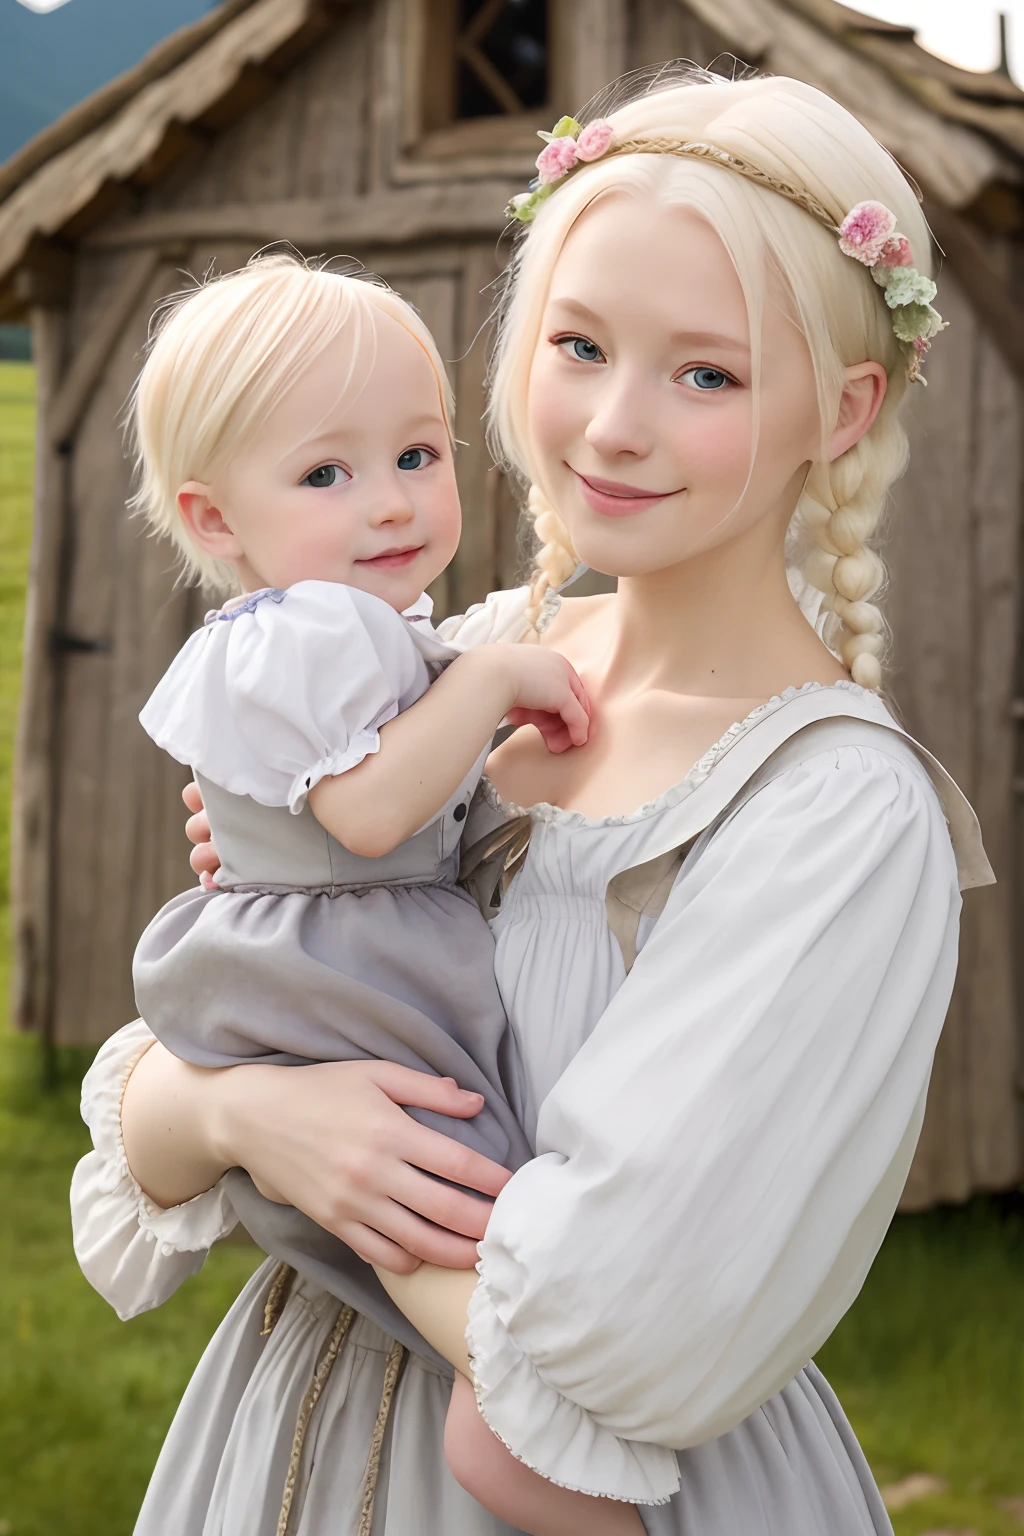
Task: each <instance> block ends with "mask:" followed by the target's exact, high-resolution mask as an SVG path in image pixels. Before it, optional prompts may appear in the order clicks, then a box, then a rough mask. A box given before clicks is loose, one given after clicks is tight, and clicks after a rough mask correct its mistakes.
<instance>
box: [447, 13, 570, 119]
mask: <svg viewBox="0 0 1024 1536" xmlns="http://www.w3.org/2000/svg"><path fill="white" fill-rule="evenodd" d="M455 54H456V64H457V77H456V116H457V117H459V118H467V117H497V116H501V115H502V114H504V113H514V112H526V111H529V110H530V109H531V108H534V107H542V106H544V104H545V103H546V102H547V99H548V5H547V3H546V0H460V3H459V10H458V29H457V32H456V38H455Z"/></svg>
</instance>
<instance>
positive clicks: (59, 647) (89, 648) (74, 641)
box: [50, 629, 113, 656]
mask: <svg viewBox="0 0 1024 1536" xmlns="http://www.w3.org/2000/svg"><path fill="white" fill-rule="evenodd" d="M112 649H113V647H112V645H111V642H110V641H109V640H107V639H104V638H103V637H102V636H92V635H76V634H74V633H73V632H72V631H71V630H70V629H52V630H51V631H50V654H51V655H52V656H66V655H67V654H68V653H69V652H74V653H76V654H78V655H96V654H98V653H104V652H107V651H110V650H112Z"/></svg>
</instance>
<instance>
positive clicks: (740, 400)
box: [528, 194, 821, 576]
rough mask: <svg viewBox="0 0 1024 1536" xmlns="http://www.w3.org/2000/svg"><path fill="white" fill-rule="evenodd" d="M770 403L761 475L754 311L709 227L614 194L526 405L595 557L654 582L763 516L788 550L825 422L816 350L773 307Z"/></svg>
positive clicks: (580, 248) (561, 296)
mask: <svg viewBox="0 0 1024 1536" xmlns="http://www.w3.org/2000/svg"><path fill="white" fill-rule="evenodd" d="M759 399H760V419H759V421H758V423H757V429H756V430H757V449H756V454H755V457H754V462H753V466H751V446H752V442H753V435H754V425H755V418H754V394H753V391H752V388H751V357H750V328H749V324H748V321H747V310H746V303H745V301H744V297H743V291H742V289H741V287H740V282H739V278H738V277H737V275H736V271H735V269H734V267H733V265H732V262H731V260H730V258H729V256H728V254H727V253H726V250H725V247H724V246H723V244H722V242H721V240H720V239H719V237H718V235H717V234H715V232H714V230H713V229H712V228H711V227H710V225H708V224H707V223H705V222H704V220H702V219H701V218H699V217H698V216H697V215H695V214H693V213H691V212H690V211H688V210H686V209H682V208H664V207H659V206H658V205H657V204H655V203H652V202H647V201H644V200H642V199H635V198H633V197H627V196H625V195H622V194H613V195H610V196H608V197H606V198H603V199H601V200H600V201H598V202H597V203H596V204H595V205H594V206H593V207H592V208H590V209H589V210H588V211H587V212H586V213H585V214H584V215H583V217H582V218H581V219H580V220H579V222H578V223H577V224H576V225H575V226H574V227H573V229H572V231H571V233H570V234H569V237H568V239H567V240H566V243H565V245H564V247H563V249H562V252H561V254H560V256H559V258H558V262H557V265H556V267H555V270H554V274H553V276H552V281H551V288H550V292H549V295H548V301H547V305H546V307H545V311H544V317H543V321H542V325H541V332H540V337H539V340H538V344H537V350H536V353H535V355H534V359H533V365H532V369H531V374H530V393H529V405H528V411H529V431H530V437H531V440H532V443H533V445H534V452H535V455H536V458H537V465H536V470H537V478H538V479H540V480H541V482H542V483H543V485H544V488H545V490H546V491H547V492H548V494H549V496H550V497H551V499H552V500H553V502H554V504H555V506H556V507H557V509H558V511H559V514H560V515H561V517H562V519H563V521H564V522H565V524H566V526H567V528H568V530H569V533H570V535H571V537H572V541H573V544H574V546H575V548H576V551H577V553H578V554H579V556H580V558H581V559H582V560H583V561H585V562H586V564H587V565H590V566H592V567H593V568H594V569H595V570H598V571H602V572H604V573H606V574H607V575H611V576H636V575H641V574H644V573H647V572H652V571H656V570H664V569H667V568H669V567H671V566H674V565H677V564H679V563H680V562H682V561H684V560H686V559H688V558H690V557H691V556H692V555H694V554H696V553H698V552H700V551H704V550H707V549H710V548H712V547H714V546H715V545H717V544H723V543H726V542H727V541H729V540H732V539H736V538H738V537H740V536H742V535H743V534H744V533H746V532H747V531H748V530H750V529H751V528H753V527H754V526H755V525H757V524H763V523H764V520H765V519H771V529H772V531H773V536H774V533H775V532H777V537H778V540H779V541H781V539H782V537H783V535H784V533H785V529H786V526H787V525H788V523H789V519H790V516H791V514H792V511H793V508H794V506H795V504H796V500H797V497H798V496H799V493H800V489H801V486H802V484H803V480H804V477H805V475H806V468H807V464H808V461H809V460H810V459H811V458H812V457H814V456H815V455H816V454H817V452H818V449H819V444H820V440H821V424H820V418H819V412H818V399H817V392H816V388H815V380H814V373H813V369H812V367H811V359H810V353H809V351H808V349H807V344H806V342H805V341H804V338H803V336H802V334H801V333H800V331H799V330H798V329H797V327H796V326H795V325H794V324H793V323H792V322H791V321H790V320H789V319H787V317H786V316H785V314H784V313H783V312H782V310H781V308H780V307H779V306H778V304H777V303H775V302H773V301H772V300H771V299H770V297H769V298H768V299H767V300H766V307H765V315H764V327H763V335H762V351H761V380H760V389H759ZM765 531H767V530H765Z"/></svg>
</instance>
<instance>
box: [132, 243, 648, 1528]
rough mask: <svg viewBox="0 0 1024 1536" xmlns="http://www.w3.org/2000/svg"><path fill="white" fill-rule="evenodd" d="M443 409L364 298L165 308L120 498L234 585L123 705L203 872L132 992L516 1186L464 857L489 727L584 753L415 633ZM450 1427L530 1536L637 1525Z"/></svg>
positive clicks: (212, 1049) (513, 680)
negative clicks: (192, 822)
mask: <svg viewBox="0 0 1024 1536" xmlns="http://www.w3.org/2000/svg"><path fill="white" fill-rule="evenodd" d="M451 419H452V409H451V398H450V392H449V387H448V384H447V380H446V377H445V373H444V369H443V366H442V364H441V361H440V358H439V357H438V354H437V350H436V348H435V346H434V343H433V340H432V338H431V336H430V334H429V332H428V331H427V330H426V328H425V327H424V326H423V324H422V322H421V321H420V320H419V318H418V317H417V316H416V314H415V313H414V312H413V311H412V310H411V309H410V308H409V307H408V306H407V305H406V304H404V303H403V302H402V300H401V299H399V298H398V296H397V295H395V294H394V293H392V292H391V291H390V290H389V289H387V288H386V287H384V286H383V285H380V284H378V283H376V282H375V281H374V280H372V279H366V278H357V277H352V276H343V275H339V274H337V273H331V272H327V271H322V270H315V269H313V268H310V267H307V266H305V265H303V264H302V263H301V262H299V261H297V260H294V259H292V258H289V257H281V256H274V257H267V258H262V259H258V260H256V261H254V262H252V263H250V265H249V266H248V267H247V268H245V269H244V270H242V271H240V272H236V273H233V274H231V275H230V276H227V277H224V278H220V279H217V280H215V281H211V282H208V283H206V284H205V285H203V286H202V287H200V288H198V289H197V290H196V291H195V292H193V293H192V294H191V295H189V296H187V297H185V298H184V299H183V300H180V301H178V302H176V303H175V304H174V305H173V306H172V307H171V308H170V309H169V312H168V314H167V316H166V318H165V321H164V324H163V325H162V326H161V328H160V329H159V332H158V334H157V337H156V340H155V342H154V345H153V347H152V349H151V351H150V354H149V357H148V359H147V362H146V364H145V367H144V369H143V371H142V374H141V376H140V379H139V382H138V386H137V389H136V392H135V396H134V400H133V407H132V421H133V427H134V432H135V438H136V442H137V447H138V458H139V467H140V473H141V480H140V489H139V491H138V493H137V495H136V497H135V504H136V506H137V507H138V508H139V509H140V510H141V511H142V512H143V513H144V515H145V516H146V517H147V518H148V520H149V522H150V524H151V526H152V527H153V528H154V530H156V531H158V532H160V533H162V534H165V535H167V536H169V537H170V538H172V539H173V541H174V542H175V544H176V545H177V547H178V550H179V552H180V553H181V555H182V556H183V558H184V561H185V565H186V568H187V570H188V573H189V574H190V575H191V576H192V577H205V578H208V579H209V578H220V579H221V580H222V582H223V581H224V579H227V580H229V581H230V583H231V584H232V585H233V586H234V587H236V588H237V589H240V595H239V596H237V597H235V598H233V599H232V600H231V601H229V602H227V603H226V604H225V605H224V606H223V607H222V608H220V609H218V610H216V611H214V612H213V613H210V614H209V615H208V616H207V619H206V622H205V624H204V627H203V628H202V629H201V630H200V631H198V632H197V633H196V634H194V635H193V636H192V637H191V638H190V639H189V640H188V642H187V643H186V644H185V646H184V647H183V649H182V650H181V651H180V653H179V654H178V656H177V657H176V658H175V660H174V661H173V663H172V664H171V666H170V668H169V670H168V671H167V673H166V675H165V676H164V677H163V679H162V680H161V682H160V683H159V684H158V686H157V688H156V690H155V692H154V693H153V695H152V697H151V698H150V700H149V702H148V703H147V704H146V706H145V708H144V710H143V711H142V715H141V720H142V724H143V725H144V727H145V729H146V730H147V731H148V732H149V734H150V735H151V736H152V737H153V739H154V741H156V742H157V743H158V744H159V745H160V746H161V747H163V748H164V749H165V750H166V751H168V752H170V753H171V755H172V756H173V757H175V758H176V759H177V760H178V761H179V762H181V763H185V764H187V765H188V766H189V767H190V768H191V769H192V771H193V773H194V775H195V778H196V780H197V782H198V783H199V785H200V787H201V789H202V793H203V797H204V801H205V805H206V809H207V812H208V814H209V818H210V822H211V826H212V829H213V835H214V838H215V840H216V843H217V847H218V850H219V853H220V858H221V868H220V871H219V873H218V876H217V883H216V886H215V887H213V886H211V885H206V886H205V887H204V888H202V889H195V888H193V889H191V890H189V891H186V892H184V893H183V894H182V895H180V896H178V897H176V898H175V899H174V900H172V901H171V902H169V903H168V904H167V905H166V906H165V907H164V908H163V909H162V911H161V912H159V913H158V915H157V916H156V917H155V918H154V920H153V921H152V922H151V923H150V925H149V927H148V928H147V929H146V932H145V933H144V934H143V936H142V939H141V941H140V943H139V947H138V950H137V952H136V956H135V966H134V978H135V989H136V996H137V1000H138V1004H139V1009H140V1012H141V1014H142V1016H143V1017H144V1018H145V1019H146V1021H147V1023H148V1024H149V1025H150V1027H151V1028H152V1029H153V1031H154V1033H155V1034H156V1036H157V1037H158V1038H159V1039H160V1040H161V1041H162V1042H163V1043H164V1044H165V1045H166V1046H167V1047H168V1048H169V1049H170V1050H172V1051H173V1052H175V1054H177V1055H178V1056H180V1057H182V1058H183V1059H185V1060H188V1061H191V1062H194V1063H196V1064H198V1065H201V1066H229V1065H233V1064H236V1063H239V1062H244V1061H261V1062H266V1063H278V1064H294V1065H302V1064H308V1063H310V1062H317V1061H342V1060H365V1059H369V1058H383V1059H387V1060H392V1061H396V1062H399V1063H401V1064H404V1065H407V1066H409V1067H412V1068H416V1069H418V1070H421V1071H427V1072H432V1073H438V1074H441V1075H444V1076H449V1077H452V1078H454V1079H455V1080H456V1081H457V1082H458V1083H459V1084H460V1086H461V1087H463V1088H467V1089H472V1090H475V1091H477V1092H479V1093H480V1094H481V1095H482V1097H483V1101H484V1107H483V1109H482V1110H481V1112H480V1114H479V1115H477V1116H476V1117H474V1119H473V1120H471V1121H466V1122H462V1121H458V1122H453V1121H450V1120H445V1121H444V1122H443V1129H444V1130H445V1131H446V1132H448V1133H449V1134H455V1135H458V1136H459V1137H460V1138H461V1139H463V1140H465V1141H467V1142H468V1143H469V1144H470V1145H472V1146H474V1148H475V1149H476V1150H478V1151H481V1152H483V1153H484V1154H486V1155H487V1156H489V1157H491V1158H493V1159H495V1160H496V1161H499V1162H502V1163H503V1164H504V1165H505V1166H506V1167H509V1168H515V1167H518V1166H519V1165H520V1164H521V1163H522V1162H524V1161H526V1160H527V1159H528V1158H529V1157H530V1156H531V1149H530V1148H529V1146H528V1145H527V1143H526V1141H525V1138H524V1136H523V1133H522V1131H521V1129H520V1127H519V1125H518V1123H517V1121H516V1117H515V1114H514V1112H513V1107H512V1105H511V1104H510V1102H509V1095H510V1092H512V1091H514V1072H512V1071H511V1070H510V1067H511V1043H510V1039H509V1032H508V1027H507V1023H506V1020H505V1017H504V1013H503V1010H502V1007H501V1002H500V999H499V996H498V992H497V988H496V985H495V981H494V976H493V965H492V962H493V943H492V939H491V936H490V932H489V930H488V928H487V925H486V922H485V920H484V918H483V916H482V915H481V913H480V911H479V910H478V908H477V907H476V905H475V904H474V903H473V902H472V901H471V900H470V899H469V897H468V896H467V895H466V893H465V892H464V891H463V890H461V889H459V888H458V887H457V885H456V883H455V882H456V876H457V873H458V864H459V842H460V837H461V834H462V831H463V828H464V826H465V823H466V817H467V811H468V807H469V802H470V800H471V798H472V795H473V792H474V789H475V787H476V784H477V782H478V780H479V778H480V774H481V771H482V767H483V763H484V759H485V757H486V755H487V751H488V748H489V745H490V741H491V738H492V736H493V733H494V731H495V729H496V728H497V726H498V725H499V723H500V722H501V721H502V720H503V719H507V720H508V721H509V722H510V723H511V724H513V725H520V724H524V723H532V724H534V725H535V726H536V727H537V728H538V729H539V730H540V731H541V733H542V735H543V737H544V740H545V742H546V744H547V746H548V748H549V750H551V751H552V752H561V751H564V750H565V749H566V748H568V747H569V746H579V745H582V744H583V743H584V742H585V741H586V740H587V734H588V726H589V706H588V703H587V698H586V694H585V691H584V688H583V685H582V683H581V682H580V680H579V678H578V677H577V676H576V674H575V673H574V671H573V669H572V668H571V667H570V666H569V664H568V662H566V661H565V659H564V658H563V657H561V656H559V655H558V654H557V653H556V652H554V651H552V650H549V649H546V648H541V647H537V646H529V645H516V644H501V643H496V644H489V645H482V646H480V647H478V648H477V649H475V650H467V651H466V652H464V653H460V652H459V651H458V650H457V649H456V648H455V647H453V646H452V645H450V644H447V643H446V642H445V641H444V640H442V638H441V637H440V636H439V635H438V633H437V632H436V631H435V630H434V629H433V627H432V626H431V623H430V613H431V604H430V600H429V598H427V597H426V596H425V595H424V589H425V588H426V587H427V586H428V585H429V584H430V582H432V581H433V580H434V579H435V578H436V577H437V576H438V575H439V574H440V573H441V571H443V570H444V568H445V567H446V566H447V564H448V562H449V561H450V560H451V558H452V555H453V554H454V552H455V548H456V545H457V543H458V538H459V532H460V510H459V502H458V495H457V491H456V484H455V474H454V468H453V443H452V431H451ZM410 1112H411V1113H416V1114H417V1117H418V1118H421V1119H423V1120H426V1121H428V1122H429V1121H430V1120H431V1117H430V1115H429V1114H428V1113H427V1112H424V1111H410ZM237 1177H239V1178H242V1179H244V1176H242V1175H238V1176H237ZM244 1182H245V1188H244V1189H243V1190H242V1196H243V1197H242V1198H241V1199H237V1200H235V1205H236V1209H239V1210H240V1214H241V1215H242V1216H243V1219H244V1220H245V1223H246V1225H247V1226H248V1228H249V1230H250V1231H251V1232H252V1233H253V1235H254V1237H256V1239H257V1240H258V1241H259V1242H260V1243H261V1245H262V1246H263V1247H264V1248H265V1249H266V1250H267V1252H268V1253H271V1254H273V1255H274V1256H276V1257H278V1258H282V1259H284V1260H286V1261H287V1262H289V1263H293V1264H295V1265H296V1266H297V1267H298V1268H300V1269H302V1270H303V1272H304V1273H307V1274H309V1275H310V1276H311V1277H312V1278H314V1279H317V1280H319V1281H321V1282H322V1283H323V1284H324V1285H325V1286H326V1288H327V1289H329V1290H331V1291H333V1293H334V1294H335V1295H337V1296H338V1297H339V1298H340V1299H341V1300H343V1301H345V1302H347V1303H349V1304H352V1305H356V1306H358V1307H359V1308H360V1309H361V1310H364V1311H366V1312H367V1314H368V1315H370V1316H373V1317H374V1318H375V1320H377V1321H379V1322H380V1323H381V1324H382V1325H383V1326H385V1327H387V1328H388V1329H389V1331H391V1332H393V1333H394V1334H395V1335H396V1336H397V1337H399V1338H400V1339H404V1340H407V1341H408V1340H411V1343H412V1347H413V1348H416V1349H418V1350H420V1352H422V1353H425V1354H429V1353H430V1350H429V1348H428V1347H427V1346H426V1345H425V1344H424V1342H423V1341H422V1340H420V1339H419V1336H418V1335H416V1334H415V1331H414V1330H412V1329H411V1326H410V1325H409V1324H408V1323H407V1322H406V1321H405V1319H404V1318H403V1317H402V1316H401V1314H400V1313H398V1311H397V1309H396V1308H395V1307H394V1304H393V1303H392V1302H391V1301H390V1298H389V1297H388V1296H387V1295H386V1294H385V1292H384V1290H383V1288H382V1287H381V1286H380V1283H379V1281H378V1280H377V1278H376V1276H375V1275H374V1274H373V1272H372V1271H371V1270H370V1268H369V1266H367V1265H365V1264H363V1263H362V1261H360V1260H358V1259H357V1258H356V1257H355V1255H354V1254H353V1253H352V1252H351V1250H349V1249H346V1248H345V1247H344V1245H342V1244H340V1243H337V1242H336V1241H335V1240H333V1239H331V1238H330V1236H329V1234H325V1233H323V1232H322V1230H321V1229H319V1228H316V1227H315V1225H314V1224H313V1223H312V1222H308V1221H307V1220H306V1219H305V1218H303V1217H301V1216H300V1214H299V1213H297V1212H294V1211H292V1210H291V1209H290V1208H286V1207H283V1206H281V1205H278V1204H276V1203H275V1202H273V1201H271V1200H269V1199H265V1198H263V1196H261V1195H260V1194H259V1193H258V1192H256V1191H255V1189H254V1188H253V1187H252V1185H251V1183H250V1182H249V1181H248V1180H245V1181H244ZM233 1198H234V1195H233ZM453 1437H458V1438H459V1443H460V1449H461V1453H462V1455H463V1456H464V1455H465V1454H466V1451H467V1448H468V1445H467V1442H471V1443H472V1444H473V1445H476V1446H478V1447H479V1455H480V1456H481V1457H486V1460H487V1465H488V1466H489V1467H493V1468H494V1478H495V1479H496V1480H499V1479H500V1480H501V1482H502V1485H503V1489H504V1490H505V1494H506V1496H505V1498H504V1500H503V1504H502V1508H503V1512H504V1514H505V1517H506V1518H508V1510H509V1508H510V1507H512V1508H513V1509H514V1510H515V1523H516V1524H517V1525H519V1526H520V1528H521V1529H523V1530H525V1531H528V1532H530V1533H532V1536H548V1533H549V1532H550V1533H552V1536H553V1533H554V1532H556V1531H559V1532H561V1531H565V1530H567V1529H572V1528H578V1529H580V1530H586V1531H588V1532H593V1533H594V1536H598V1533H603V1532H607V1533H609V1536H619V1533H623V1536H626V1533H631V1532H637V1531H640V1530H641V1526H640V1523H639V1517H638V1516H637V1514H636V1511H635V1510H634V1509H633V1508H632V1507H631V1506H626V1505H616V1504H614V1503H611V1502H610V1501H608V1500H604V1499H591V1498H588V1497H586V1496H585V1495H583V1494H575V1493H569V1492H567V1491H566V1490H564V1489H559V1488H556V1487H554V1486H553V1485H551V1484H547V1483H544V1481H543V1480H542V1479H540V1478H538V1477H537V1476H536V1474H534V1473H532V1472H531V1471H530V1470H529V1469H527V1468H525V1467H523V1466H521V1465H520V1464H519V1463H518V1462H516V1461H515V1460H514V1458H513V1457H512V1456H511V1454H510V1453H509V1452H508V1451H506V1450H505V1448H504V1447H503V1446H502V1445H501V1444H500V1442H498V1441H497V1440H496V1439H495V1437H494V1436H493V1435H492V1434H491V1433H490V1431H489V1430H488V1429H487V1427H486V1425H485V1424H484V1422H483V1420H482V1419H481V1417H480V1415H479V1413H478V1412H477V1410H476V1405H475V1401H474V1399H473V1395H472V1389H471V1387H470V1385H469V1383H468V1382H467V1381H466V1379H465V1378H464V1377H461V1376H459V1377H457V1383H456V1391H455V1393H453V1399H452V1408H451V1410H450V1417H449V1424H448V1431H447V1437H446V1438H447V1441H448V1443H449V1444H451V1443H452V1439H453ZM509 1490H510V1491H511V1497H512V1501H513V1502H512V1505H511V1506H510V1504H509V1502H508V1493H509ZM520 1510H521V1512H522V1517H521V1518H520V1517H519V1511H520Z"/></svg>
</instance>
